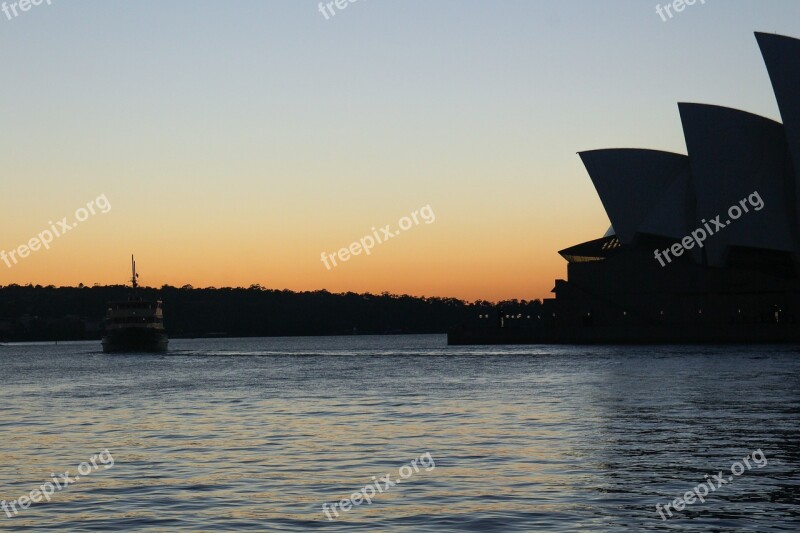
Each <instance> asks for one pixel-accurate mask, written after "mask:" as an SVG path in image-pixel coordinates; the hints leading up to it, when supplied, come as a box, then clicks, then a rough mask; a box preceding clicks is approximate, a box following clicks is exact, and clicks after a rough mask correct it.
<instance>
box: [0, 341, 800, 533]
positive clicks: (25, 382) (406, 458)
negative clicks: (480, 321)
mask: <svg viewBox="0 0 800 533" xmlns="http://www.w3.org/2000/svg"><path fill="white" fill-rule="evenodd" d="M0 376H2V386H1V387H2V388H0V407H1V409H0V499H4V500H7V501H13V500H17V499H19V498H20V497H21V496H26V495H28V494H29V493H30V492H31V491H32V490H36V489H37V488H39V487H40V486H41V485H42V484H43V483H45V482H47V481H48V480H49V479H50V475H51V473H55V474H59V473H64V472H65V471H69V472H70V475H71V476H75V475H77V468H78V465H79V464H80V463H82V462H88V461H90V459H91V458H92V457H93V456H95V457H96V461H95V462H96V464H97V465H98V467H97V469H94V468H93V467H92V468H90V466H91V465H89V464H87V465H86V466H85V467H84V469H85V470H86V469H89V470H92V471H91V473H89V474H87V475H85V476H82V477H81V479H79V480H78V481H75V482H74V483H73V484H71V485H70V486H68V487H66V488H64V489H63V490H61V491H57V492H55V494H53V496H52V497H51V501H50V502H49V503H47V502H44V501H43V502H41V503H34V504H33V505H31V506H30V507H29V508H27V509H18V510H19V513H18V514H17V515H16V516H14V515H13V513H11V514H12V517H11V518H9V517H8V516H7V513H2V514H0V531H47V530H56V529H58V530H59V531H316V530H319V531H390V532H391V531H409V532H411V531H414V532H417V531H526V532H527V531H624V530H630V531H647V530H650V531H657V530H666V531H669V530H687V531H723V530H724V531H797V530H800V507H799V506H798V504H800V388H799V387H798V384H799V383H800V349H797V348H794V347H601V348H598V347H550V346H546V347H545V346H538V347H537V346H533V347H491V348H488V347H476V348H463V347H453V348H448V347H447V346H445V338H444V337H443V336H405V337H402V336H401V337H342V338H306V339H296V338H293V339H246V340H241V339H239V340H236V339H234V340H231V339H219V340H202V341H201V340H173V341H172V342H171V352H170V353H169V354H168V355H166V356H161V355H128V356H109V355H104V354H102V353H101V352H100V351H99V344H98V343H75V344H60V345H57V346H56V345H41V344H38V345H11V346H2V347H0ZM106 449H107V450H108V456H102V457H106V458H108V457H109V456H110V457H111V458H113V466H111V461H106V463H105V465H104V464H103V462H102V461H101V460H100V459H102V457H98V456H97V454H99V453H100V452H102V451H104V450H106ZM759 449H760V450H762V451H763V454H764V456H765V457H766V459H767V464H766V466H763V468H759V467H758V465H756V464H755V463H753V461H752V460H751V462H750V464H751V468H750V469H749V470H745V471H744V472H743V473H741V475H739V476H738V477H733V478H732V480H731V481H730V482H728V483H727V484H725V485H723V486H721V487H720V488H719V489H717V490H716V491H715V492H714V493H713V494H711V495H710V496H709V497H708V499H707V500H706V502H705V503H700V502H695V503H694V504H693V505H689V506H688V507H686V508H685V509H684V510H683V511H680V512H679V511H674V512H673V517H672V518H670V519H668V520H666V521H664V520H662V519H661V518H660V517H659V515H658V514H657V513H656V508H655V505H656V504H658V503H660V504H662V505H664V504H666V503H668V502H670V501H672V500H674V499H675V498H678V497H681V496H682V495H683V494H684V493H686V492H687V491H691V490H692V489H693V488H694V487H695V486H697V485H698V484H699V483H701V482H704V481H705V475H706V474H708V475H709V476H711V475H713V474H717V473H718V472H719V471H722V472H723V473H724V474H725V475H726V476H729V475H730V469H731V465H733V464H734V463H736V462H737V461H741V459H742V458H743V457H746V456H748V454H750V453H752V452H753V451H755V450H759ZM425 454H430V455H429V457H430V460H428V459H427V457H428V456H425ZM421 456H425V457H426V458H424V459H422V460H420V459H419V458H420V457H421ZM415 459H416V460H417V469H416V470H418V471H415V470H414V469H412V468H411V467H410V466H409V467H407V468H405V469H403V470H401V468H402V467H404V465H409V463H411V462H412V461H413V460H415ZM106 466H110V468H106ZM401 473H402V474H403V475H405V476H406V478H405V479H402V483H399V484H397V485H395V486H393V487H387V488H386V490H384V491H383V493H377V494H376V495H375V496H374V497H373V498H372V503H371V504H369V503H367V502H362V503H361V504H360V505H358V506H354V507H353V508H352V509H351V510H350V511H348V512H345V511H343V510H341V508H337V509H338V514H339V517H338V518H336V517H335V516H334V518H335V519H334V520H328V517H327V516H326V514H324V513H323V510H322V504H323V503H326V502H327V503H328V504H333V503H335V502H339V501H340V500H342V499H344V498H350V497H351V496H352V494H353V493H355V492H358V491H360V490H361V489H362V488H364V487H365V486H366V485H367V484H372V483H373V476H375V477H376V478H380V477H382V476H384V475H385V474H389V475H390V480H395V479H398V478H400V477H401ZM56 477H58V476H56ZM371 486H373V485H371ZM381 488H382V489H383V485H381ZM370 490H371V489H370ZM367 492H369V491H367ZM332 516H333V515H332Z"/></svg>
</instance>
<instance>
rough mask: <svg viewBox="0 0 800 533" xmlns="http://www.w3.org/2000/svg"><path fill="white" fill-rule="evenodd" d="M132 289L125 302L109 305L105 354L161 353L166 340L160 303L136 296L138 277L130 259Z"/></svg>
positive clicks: (104, 345) (104, 341)
mask: <svg viewBox="0 0 800 533" xmlns="http://www.w3.org/2000/svg"><path fill="white" fill-rule="evenodd" d="M131 271H132V276H131V283H132V286H133V290H132V291H131V295H130V297H129V298H128V299H127V300H125V301H117V302H109V304H108V310H107V312H106V320H105V329H106V334H105V336H104V337H103V351H104V352H105V353H120V352H165V351H167V345H168V343H169V339H168V338H167V333H166V331H165V329H164V309H163V303H162V302H161V300H156V301H153V300H144V299H142V298H141V297H139V295H138V288H139V281H138V278H139V275H138V274H137V273H136V261H135V259H134V257H133V256H131Z"/></svg>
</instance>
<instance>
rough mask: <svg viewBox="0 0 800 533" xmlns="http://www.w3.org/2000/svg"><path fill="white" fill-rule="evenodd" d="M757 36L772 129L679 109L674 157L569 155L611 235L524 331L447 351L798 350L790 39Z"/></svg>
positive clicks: (798, 53) (593, 244) (799, 174)
mask: <svg viewBox="0 0 800 533" xmlns="http://www.w3.org/2000/svg"><path fill="white" fill-rule="evenodd" d="M756 40H757V42H758V45H759V46H760V48H761V53H762V56H763V58H764V61H765V63H766V69H767V71H768V74H769V77H770V79H771V81H772V87H773V89H774V93H775V97H776V99H777V102H778V106H779V109H780V113H781V117H782V120H783V123H779V122H775V121H773V120H770V119H767V118H764V117H761V116H758V115H754V114H751V113H747V112H745V111H740V110H737V109H730V108H725V107H718V106H714V105H706V104H691V103H681V104H679V106H678V108H679V112H680V118H681V121H682V125H683V131H684V135H685V138H686V146H687V151H688V154H686V155H684V154H677V153H670V152H663V151H658V150H648V149H604V150H593V151H587V152H581V153H580V154H579V155H580V157H581V159H582V161H583V163H584V165H585V167H586V170H587V172H588V174H589V177H590V178H591V180H592V182H593V184H594V186H595V188H596V189H597V193H598V195H599V197H600V200H601V201H602V204H603V207H604V208H605V210H606V213H607V214H608V217H609V219H610V221H611V226H612V227H611V229H610V230H609V231H608V233H606V235H605V236H604V237H602V238H599V239H596V240H591V241H588V242H585V243H582V244H578V245H576V246H572V247H570V248H567V249H565V250H562V251H561V252H559V253H560V254H561V255H562V256H563V257H564V258H565V259H566V260H567V262H568V267H567V274H568V279H567V280H557V281H556V283H555V288H554V289H553V292H554V293H555V297H554V298H552V299H546V300H545V301H544V302H543V306H542V312H541V315H539V316H536V317H533V320H532V321H531V323H530V325H529V326H528V327H526V328H522V329H517V330H514V331H511V330H509V331H505V332H501V331H495V332H494V334H489V333H487V332H486V331H484V332H483V333H478V332H473V333H474V335H469V334H466V335H463V336H460V338H459V336H458V335H455V336H451V342H452V343H453V344H461V343H470V344H472V343H478V344H483V343H494V342H545V343H549V342H567V343H604V342H607V343H626V342H629V343H651V342H652V343H664V342H667V343H681V342H687V343H689V342H692V343H694V342H715V343H716V342H794V341H800V40H798V39H794V38H790V37H785V36H780V35H773V34H766V33H756ZM734 206H735V208H734ZM701 230H702V231H701ZM701 237H703V238H702V240H701ZM498 329H499V328H498ZM470 338H471V340H470ZM458 341H463V342H458Z"/></svg>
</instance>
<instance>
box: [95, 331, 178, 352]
mask: <svg viewBox="0 0 800 533" xmlns="http://www.w3.org/2000/svg"><path fill="white" fill-rule="evenodd" d="M168 344H169V339H168V338H167V334H166V333H165V332H164V331H159V330H155V329H152V328H126V329H118V330H113V331H110V332H108V334H106V336H104V337H103V351H104V352H105V353H125V352H128V353H130V352H166V351H167V346H168Z"/></svg>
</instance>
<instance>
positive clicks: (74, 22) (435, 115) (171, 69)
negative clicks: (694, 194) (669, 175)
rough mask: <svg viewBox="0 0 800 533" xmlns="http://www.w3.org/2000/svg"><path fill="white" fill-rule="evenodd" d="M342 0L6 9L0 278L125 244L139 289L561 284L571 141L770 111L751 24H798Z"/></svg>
mask: <svg viewBox="0 0 800 533" xmlns="http://www.w3.org/2000/svg"><path fill="white" fill-rule="evenodd" d="M340 3H341V2H340ZM663 4H666V2H663ZM345 5H346V7H345V8H344V9H341V10H339V9H337V8H336V6H335V4H334V5H332V8H331V9H332V10H333V12H334V13H335V14H333V15H332V14H331V12H330V11H326V14H323V13H322V12H321V11H320V5H319V2H314V1H306V0H231V1H226V2H221V1H215V2H212V1H207V0H170V1H169V2H166V1H157V0H137V1H135V2H134V1H133V0H118V1H114V2H109V1H108V0H103V1H101V0H51V4H50V5H48V4H47V3H46V0H45V2H44V3H42V4H41V5H39V6H31V8H30V9H29V10H28V11H26V12H21V11H19V10H17V13H18V16H16V17H14V16H13V10H10V9H9V15H6V14H4V13H2V12H0V96H1V97H2V104H0V125H1V126H0V169H1V170H0V180H2V195H1V196H0V228H2V231H0V251H4V252H6V253H8V252H11V251H16V254H17V255H15V256H14V257H13V258H9V259H8V261H7V263H5V262H0V285H8V284H12V283H18V284H27V283H33V284H42V285H50V284H53V285H57V286H62V285H64V286H66V285H71V286H75V285H78V284H79V283H83V284H85V285H93V284H121V283H125V282H126V280H127V279H128V277H129V275H130V274H129V270H130V267H129V261H130V255H131V254H136V259H137V265H138V269H139V272H140V282H141V283H142V284H143V285H147V286H154V287H158V286H161V285H163V284H170V285H175V286H183V285H185V284H190V285H193V286H195V287H208V286H216V287H222V286H244V287H247V286H250V285H252V284H260V285H262V286H264V287H268V288H275V289H290V290H295V291H305V290H319V289H327V290H329V291H331V292H347V291H353V292H373V293H381V292H384V291H388V292H392V293H399V294H411V295H417V296H449V297H457V298H463V299H468V300H475V299H486V300H500V299H508V298H518V299H533V298H545V297H550V296H551V294H550V290H551V289H552V287H553V285H554V280H555V279H557V278H565V277H566V262H565V261H564V260H563V259H562V258H561V257H560V256H559V255H558V253H557V252H558V250H561V249H564V248H567V247H569V246H572V245H574V244H578V243H581V242H584V241H587V240H591V239H595V238H598V237H601V236H602V235H603V234H604V233H605V232H606V230H607V229H608V225H609V221H608V217H607V216H606V214H605V212H604V210H603V207H602V205H601V203H600V200H599V198H598V197H597V194H596V192H595V190H594V187H593V185H592V183H591V180H590V179H589V177H588V175H587V174H586V172H585V170H584V168H583V166H582V164H581V162H580V158H579V157H578V156H577V155H576V153H577V152H579V151H583V150H591V149H599V148H616V147H635V148H653V149H660V150H668V151H674V152H678V153H686V147H685V143H684V140H683V135H682V131H681V124H680V117H679V115H678V109H677V102H679V101H687V102H702V103H713V104H719V105H725V106H730V107H735V108H739V109H743V110H746V111H749V112H753V113H757V114H760V115H764V116H767V117H769V118H773V119H776V120H780V114H779V112H778V108H777V104H776V102H775V98H774V95H773V93H772V88H771V85H770V81H769V77H768V75H767V72H766V68H765V67H764V63H763V61H762V59H761V56H760V53H759V49H758V45H757V43H756V40H755V37H754V36H753V32H755V31H764V32H775V33H780V34H784V35H789V36H793V37H800V2H797V1H796V0H770V1H769V2H765V1H763V0H724V1H722V0H706V2H705V4H701V3H700V1H698V2H697V3H696V4H695V5H693V6H686V8H685V9H684V10H683V11H682V12H680V13H675V12H673V18H667V20H666V21H665V20H662V17H661V16H659V15H658V14H657V12H656V5H657V2H652V1H645V0H607V1H604V2H598V1H596V0H558V1H556V0H552V1H544V0H495V1H491V2H488V1H482V2H478V1H475V0H436V1H431V0H358V1H357V2H355V3H352V4H345ZM322 9H323V10H326V8H325V6H323V7H322ZM326 17H327V18H326ZM90 202H94V204H93V205H92V209H93V210H94V212H95V213H94V214H91V210H90V209H86V211H82V210H81V208H86V206H87V204H89V203H90ZM98 206H101V207H103V209H100V208H99V207H98ZM104 211H105V212H104ZM415 212H416V213H417V215H416V219H417V222H416V223H415V222H414V220H413V216H414V213H415ZM426 213H427V214H428V215H429V216H427V217H426V218H423V217H422V214H426ZM431 214H433V216H430V215H431ZM76 216H78V217H80V218H84V219H85V220H83V221H81V222H77V220H76ZM63 217H67V220H66V221H65V222H66V223H67V224H69V225H70V227H71V229H70V230H69V231H66V230H64V229H63V226H61V228H62V229H61V232H63V234H60V235H59V236H55V234H56V232H58V229H59V224H58V221H62V220H63ZM404 217H408V218H405V219H404ZM401 223H402V224H403V226H404V227H405V228H407V229H405V230H404V231H400V229H399V224H401ZM387 224H388V225H390V227H389V228H388V230H389V231H391V232H392V233H393V234H395V233H396V235H395V236H394V237H392V238H391V239H387V240H385V242H381V243H377V242H376V243H375V244H374V246H373V247H372V249H371V250H369V255H367V254H366V251H365V250H364V246H368V245H369V240H366V237H367V236H370V237H371V238H372V239H373V240H376V241H377V238H376V235H377V236H378V237H380V236H381V235H382V234H383V233H382V231H381V228H384V227H386V225H387ZM73 226H74V227H73ZM54 228H55V229H54ZM373 228H375V229H373ZM45 231H49V232H50V233H52V234H53V237H52V239H51V240H52V242H49V243H47V246H46V247H45V246H42V242H41V241H42V240H48V239H49V237H48V236H47V234H46V233H43V232H45ZM31 239H38V241H37V242H38V243H39V246H38V247H37V246H36V244H35V243H34V244H33V245H31V243H30V241H31ZM362 239H365V240H364V244H363V245H361V244H359V245H357V246H355V247H354V248H352V252H351V253H350V254H348V253H344V254H340V253H339V250H341V249H342V248H350V247H351V244H353V243H359V241H361V240H362ZM20 246H27V247H28V248H31V249H32V248H37V249H36V250H30V251H28V253H24V251H23V252H20V251H19V247H20ZM355 252H358V255H354V254H355ZM323 253H325V254H329V255H327V256H326V257H328V259H327V261H323V257H322V254H323ZM331 254H332V255H334V257H335V259H336V266H333V265H332V260H331V259H330V258H329V257H330V255H331ZM337 254H338V255H337ZM22 255H25V257H22ZM348 255H349V257H347V256H348ZM6 257H8V256H6ZM343 257H347V260H346V261H343V260H342V258H343ZM14 260H16V262H14ZM326 262H327V264H328V267H326Z"/></svg>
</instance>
